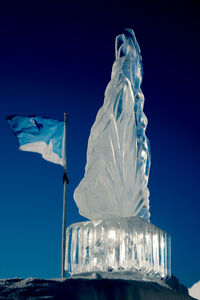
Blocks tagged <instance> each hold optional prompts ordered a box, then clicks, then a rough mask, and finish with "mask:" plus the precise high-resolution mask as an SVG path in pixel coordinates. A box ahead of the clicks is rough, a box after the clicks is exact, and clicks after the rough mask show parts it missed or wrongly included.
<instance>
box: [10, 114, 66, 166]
mask: <svg viewBox="0 0 200 300" xmlns="http://www.w3.org/2000/svg"><path fill="white" fill-rule="evenodd" d="M6 119H7V120H8V122H9V124H10V127H11V129H12V131H13V132H14V134H15V135H16V137H17V139H18V142H19V149H20V150H22V151H31V152H37V153H40V154H41V155H42V157H43V158H44V159H46V160H48V161H50V162H53V163H56V164H59V165H61V166H63V133H64V122H62V121H59V120H54V119H50V118H42V117H39V116H28V117H26V116H19V115H13V116H8V117H7V118H6Z"/></svg>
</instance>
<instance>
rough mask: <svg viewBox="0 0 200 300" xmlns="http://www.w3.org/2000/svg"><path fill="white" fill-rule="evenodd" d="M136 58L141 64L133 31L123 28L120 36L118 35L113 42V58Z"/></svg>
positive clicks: (138, 48)
mask: <svg viewBox="0 0 200 300" xmlns="http://www.w3.org/2000/svg"><path fill="white" fill-rule="evenodd" d="M129 55H130V57H132V56H133V57H137V59H138V60H139V61H140V62H141V60H142V58H141V52H140V47H139V45H138V42H137V40H136V37H135V33H134V31H133V29H130V28H125V29H124V30H123V32H122V34H119V35H118V36H117V37H116V40H115V58H116V60H117V59H119V58H120V57H123V56H129Z"/></svg>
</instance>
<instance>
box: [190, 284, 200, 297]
mask: <svg viewBox="0 0 200 300" xmlns="http://www.w3.org/2000/svg"><path fill="white" fill-rule="evenodd" d="M188 291H189V295H190V296H192V297H194V298H196V299H200V280H199V281H198V282H197V283H195V284H193V286H192V287H191V288H189V289H188Z"/></svg>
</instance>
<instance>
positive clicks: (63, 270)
mask: <svg viewBox="0 0 200 300" xmlns="http://www.w3.org/2000/svg"><path fill="white" fill-rule="evenodd" d="M67 122H68V120H67V114H66V113H64V133H63V167H64V175H63V221H62V272H61V277H62V278H65V250H66V249H65V248H66V201H67V184H68V183H69V180H68V178H67V146H66V142H67Z"/></svg>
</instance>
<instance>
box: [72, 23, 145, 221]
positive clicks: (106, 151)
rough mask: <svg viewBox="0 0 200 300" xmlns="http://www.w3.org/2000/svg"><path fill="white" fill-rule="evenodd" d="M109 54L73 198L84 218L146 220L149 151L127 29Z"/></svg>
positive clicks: (133, 44) (136, 54)
mask: <svg viewBox="0 0 200 300" xmlns="http://www.w3.org/2000/svg"><path fill="white" fill-rule="evenodd" d="M115 51H116V60H115V62H114V64H113V68H112V75H111V81H110V82H109V84H108V86H107V88H106V91H105V99H104V104H103V106H102V107H101V109H100V110H99V112H98V114H97V117H96V121H95V123H94V125H93V126H92V129H91V133H90V137H89V141H88V150H87V164H86V168H85V176H84V178H83V179H82V181H81V182H80V184H79V186H78V187H77V188H76V190H75V193H74V199H75V202H76V204H77V206H78V208H79V213H80V214H81V215H83V216H85V217H87V218H89V219H96V218H101V219H107V218H110V217H119V216H120V217H130V216H140V217H142V218H144V219H145V220H149V217H150V213H149V190H148V188H147V183H148V177H149V168H150V149H149V143H148V140H147V138H146V135H145V129H146V126H147V118H146V116H145V114H144V113H143V105H144V96H143V94H142V91H141V88H140V85H141V82H142V61H141V60H142V59H141V54H140V48H139V45H138V43H137V41H136V38H135V35H134V32H133V30H131V29H126V30H125V31H124V33H123V34H121V35H119V36H117V38H116V45H115Z"/></svg>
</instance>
